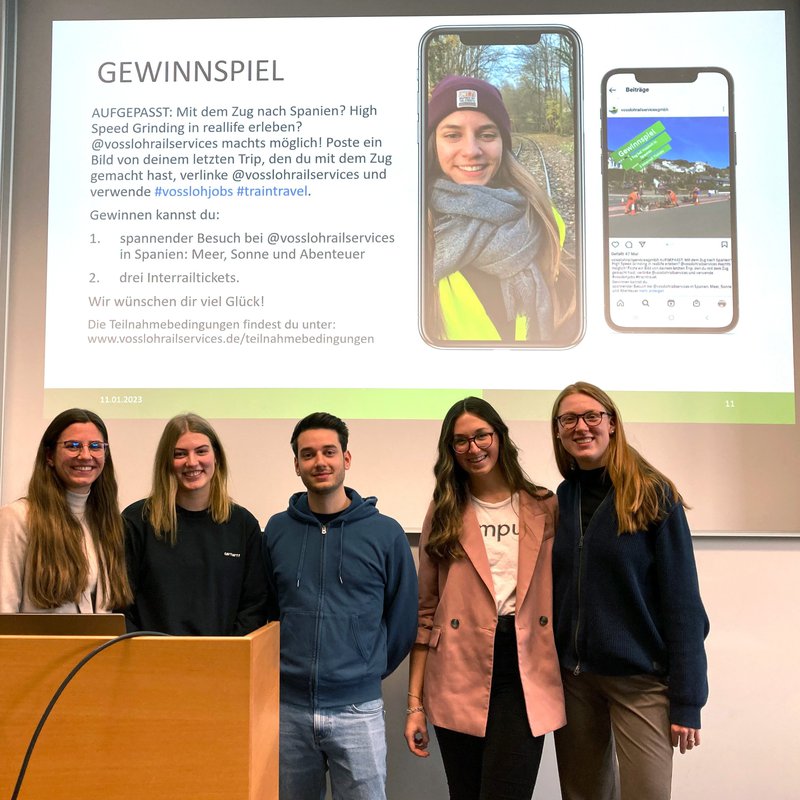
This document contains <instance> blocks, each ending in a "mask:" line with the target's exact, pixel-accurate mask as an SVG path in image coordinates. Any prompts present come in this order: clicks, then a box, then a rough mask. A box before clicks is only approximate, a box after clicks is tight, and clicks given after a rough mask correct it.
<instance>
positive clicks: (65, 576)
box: [25, 408, 133, 608]
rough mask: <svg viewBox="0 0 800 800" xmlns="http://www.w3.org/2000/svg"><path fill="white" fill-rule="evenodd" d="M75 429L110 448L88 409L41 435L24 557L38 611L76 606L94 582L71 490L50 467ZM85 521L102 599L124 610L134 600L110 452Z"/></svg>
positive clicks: (69, 414) (64, 415)
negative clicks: (93, 432)
mask: <svg viewBox="0 0 800 800" xmlns="http://www.w3.org/2000/svg"><path fill="white" fill-rule="evenodd" d="M76 423H91V424H93V425H94V426H95V427H96V428H97V430H98V431H100V434H101V435H102V437H103V441H104V442H108V431H107V429H106V426H105V423H104V422H103V420H102V419H100V417H98V416H97V414H95V413H94V412H92V411H88V410H86V409H83V408H70V409H67V410H66V411H62V412H61V413H60V414H59V415H58V416H57V417H56V418H55V419H54V420H53V421H52V422H51V423H50V424H49V425H48V426H47V429H46V430H45V432H44V433H43V434H42V438H41V441H40V442H39V448H38V450H37V451H36V459H35V461H34V464H33V474H32V475H31V479H30V481H29V483H28V494H27V500H28V550H27V554H26V557H25V573H26V575H28V576H29V578H28V582H27V583H28V587H27V591H28V597H29V599H30V601H31V602H32V603H33V605H35V606H37V607H38V608H58V607H59V606H61V605H64V604H65V603H77V602H78V601H79V600H80V596H81V594H82V592H83V591H84V590H85V589H86V584H87V581H88V578H89V563H88V560H87V556H86V550H85V548H84V543H83V537H84V534H83V528H82V527H81V524H80V522H79V521H78V520H77V519H76V518H75V516H74V515H73V514H72V512H71V511H70V508H69V504H68V503H67V497H66V488H65V487H64V485H63V484H62V482H61V480H60V479H59V477H58V475H57V473H56V471H55V469H53V467H52V466H51V464H50V463H49V461H50V459H51V457H52V454H53V452H54V450H55V448H56V447H57V446H58V439H59V438H60V436H61V434H62V433H63V432H64V431H65V430H66V429H67V428H69V426H70V425H74V424H76ZM85 521H86V526H87V527H88V529H89V531H90V532H91V534H92V538H93V539H94V543H95V547H96V549H97V554H98V559H99V562H100V570H99V575H98V581H99V582H100V585H101V587H102V590H103V596H104V597H105V599H106V602H107V604H108V605H109V607H111V608H122V607H124V606H126V605H128V603H130V602H131V600H132V599H133V595H132V593H131V588H130V584H129V583H128V574H127V571H126V569H125V538H124V533H123V527H122V518H121V517H120V513H119V501H118V499H117V479H116V476H115V475H114V460H113V458H112V456H111V448H110V447H108V448H106V451H105V462H104V466H103V469H102V471H101V472H100V474H99V475H98V477H97V479H96V480H95V481H94V482H93V483H92V485H91V489H90V491H89V497H88V500H87V501H86V516H85Z"/></svg>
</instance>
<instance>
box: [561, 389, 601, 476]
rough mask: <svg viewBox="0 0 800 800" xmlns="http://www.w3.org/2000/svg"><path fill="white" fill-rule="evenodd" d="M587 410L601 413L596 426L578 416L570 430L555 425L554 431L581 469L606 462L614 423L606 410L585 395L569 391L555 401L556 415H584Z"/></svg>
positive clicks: (598, 465)
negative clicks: (557, 403)
mask: <svg viewBox="0 0 800 800" xmlns="http://www.w3.org/2000/svg"><path fill="white" fill-rule="evenodd" d="M587 411H602V412H605V413H604V414H603V417H602V419H601V420H600V424H599V425H596V426H594V427H590V426H589V425H587V424H586V422H585V421H584V420H582V419H579V420H578V422H577V424H576V425H575V427H574V428H573V429H572V430H564V429H563V428H562V427H561V426H560V425H559V426H558V429H557V433H558V437H559V439H560V440H561V444H562V445H563V446H564V449H565V450H566V451H567V452H568V453H569V454H570V455H571V456H572V457H573V458H574V459H575V461H576V462H577V463H578V466H579V467H580V468H581V469H596V468H597V467H604V466H605V465H606V461H607V460H608V446H609V444H610V442H611V437H612V436H613V434H614V429H615V423H614V420H613V418H611V417H609V416H608V409H606V408H604V407H603V406H602V404H601V403H599V402H598V401H597V400H595V399H594V398H593V397H589V395H587V394H570V395H567V396H566V397H565V398H564V399H563V400H562V401H561V402H560V403H559V405H558V412H557V416H559V417H560V416H561V415H562V414H585V413H586V412H587Z"/></svg>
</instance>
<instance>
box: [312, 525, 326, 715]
mask: <svg viewBox="0 0 800 800" xmlns="http://www.w3.org/2000/svg"><path fill="white" fill-rule="evenodd" d="M319 530H320V533H321V534H322V544H321V546H320V551H319V595H318V598H317V630H316V635H315V636H314V672H313V674H314V684H313V686H312V687H311V698H312V700H313V705H314V707H315V708H316V705H317V696H318V695H319V650H320V641H321V639H322V622H323V619H322V618H323V615H324V611H323V607H324V606H323V599H324V597H325V543H326V542H327V536H326V534H327V533H328V526H327V525H320V528H319Z"/></svg>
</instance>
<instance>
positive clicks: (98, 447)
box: [58, 439, 108, 456]
mask: <svg viewBox="0 0 800 800" xmlns="http://www.w3.org/2000/svg"><path fill="white" fill-rule="evenodd" d="M58 444H60V445H61V446H62V447H63V448H64V449H65V450H66V451H67V452H68V453H69V454H70V455H73V456H77V455H78V454H79V453H82V452H83V448H84V447H85V448H86V449H87V450H88V451H89V454H90V455H93V456H99V455H105V452H106V450H108V442H85V443H84V442H76V441H75V440H74V439H66V440H65V441H63V442H58Z"/></svg>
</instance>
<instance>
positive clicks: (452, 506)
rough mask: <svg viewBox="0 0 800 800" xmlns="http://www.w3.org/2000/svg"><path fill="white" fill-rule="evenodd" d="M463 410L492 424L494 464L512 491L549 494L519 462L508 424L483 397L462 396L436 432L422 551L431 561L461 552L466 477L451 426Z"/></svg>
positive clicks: (539, 495)
mask: <svg viewBox="0 0 800 800" xmlns="http://www.w3.org/2000/svg"><path fill="white" fill-rule="evenodd" d="M462 414H474V415H475V416H476V417H479V418H480V419H482V420H483V421H484V422H486V423H487V424H488V425H490V426H491V427H492V429H493V430H494V435H495V436H496V437H497V441H498V447H499V450H498V459H497V464H498V466H499V467H500V471H501V473H502V475H503V479H504V480H505V482H506V484H507V486H508V488H509V489H510V490H511V492H512V493H513V492H519V491H523V492H528V494H531V495H533V496H534V497H536V498H538V499H544V498H547V497H551V496H552V494H553V493H552V492H551V491H550V490H549V489H544V488H542V487H541V486H537V485H536V484H535V483H533V481H531V479H530V478H529V477H528V476H527V475H526V474H525V471H524V470H523V469H522V467H521V466H520V463H519V450H518V449H517V446H516V445H515V444H514V442H513V441H512V440H511V437H510V436H509V433H508V426H507V425H506V424H505V422H503V420H502V418H501V417H500V415H499V414H498V413H497V411H496V410H495V409H494V407H493V406H491V405H490V404H489V403H487V402H486V400H483V399H482V398H480V397H465V398H464V399H463V400H459V401H458V402H457V403H456V404H455V405H453V406H452V407H451V408H450V410H449V411H448V412H447V414H445V417H444V420H443V421H442V429H441V431H440V433H439V443H438V457H437V459H436V464H435V465H434V467H433V474H434V477H435V478H436V486H435V488H434V490H433V516H432V518H431V533H430V537H429V539H428V543H427V545H426V546H425V552H427V554H428V555H429V556H430V557H431V558H432V559H433V560H434V561H456V560H458V559H459V558H462V557H463V556H464V548H463V547H462V546H461V531H462V527H463V515H464V509H465V508H466V507H467V503H469V478H468V476H467V473H466V472H465V471H464V470H463V469H462V468H461V467H460V466H459V464H458V462H457V461H456V459H455V455H454V454H453V430H454V428H455V424H456V421H457V420H458V418H459V417H460V416H461V415H462Z"/></svg>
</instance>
